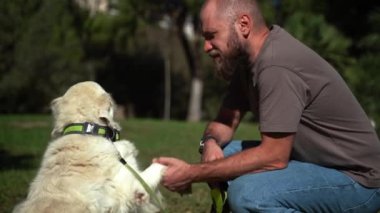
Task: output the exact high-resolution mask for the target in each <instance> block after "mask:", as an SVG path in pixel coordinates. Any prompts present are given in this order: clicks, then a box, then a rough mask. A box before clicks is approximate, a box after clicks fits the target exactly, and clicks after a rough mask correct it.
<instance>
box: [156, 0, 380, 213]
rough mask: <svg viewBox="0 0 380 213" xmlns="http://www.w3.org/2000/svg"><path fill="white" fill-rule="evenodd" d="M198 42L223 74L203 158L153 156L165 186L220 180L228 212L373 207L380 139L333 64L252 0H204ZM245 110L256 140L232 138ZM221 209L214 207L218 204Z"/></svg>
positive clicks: (379, 178)
mask: <svg viewBox="0 0 380 213" xmlns="http://www.w3.org/2000/svg"><path fill="white" fill-rule="evenodd" d="M201 21H202V31H203V36H204V39H205V43H204V50H205V52H206V53H208V54H209V55H210V56H211V57H212V58H213V60H214V62H215V64H216V67H217V73H218V74H219V75H220V76H221V77H222V78H224V79H225V80H227V81H229V82H230V85H229V89H228V91H227V94H226V96H225V97H224V100H223V102H222V104H221V107H220V110H219V112H218V115H217V117H216V119H215V120H213V121H212V122H210V123H209V124H208V125H207V127H206V130H205V131H204V135H203V138H202V140H201V147H200V151H201V152H202V163H199V164H188V163H186V162H184V161H182V160H179V159H175V158H170V157H160V158H157V159H154V161H155V162H158V163H161V164H164V165H166V166H168V169H167V170H166V174H165V176H164V178H163V182H162V183H163V185H164V186H165V187H167V188H168V189H169V190H172V191H177V192H181V191H183V190H185V189H186V188H188V187H189V186H190V185H191V184H192V183H193V182H208V183H209V184H210V186H211V187H215V186H219V185H220V183H222V182H227V189H226V190H227V195H228V203H229V205H230V208H231V210H232V211H233V212H238V213H243V212H376V211H378V210H379V209H380V163H379V162H380V142H379V139H378V136H377V135H376V133H375V131H374V129H373V127H372V126H371V123H370V121H369V119H368V118H367V116H366V114H365V112H364V110H363V109H362V107H361V106H360V104H359V103H358V101H357V100H356V99H355V97H354V96H353V94H352V93H351V91H350V90H349V88H348V87H347V85H346V84H345V82H344V80H343V79H342V78H341V76H339V74H338V72H337V71H336V70H335V69H334V68H333V67H332V66H331V65H330V64H329V63H328V62H326V61H325V60H324V59H322V58H321V57H320V56H319V55H318V54H317V53H315V52H314V51H313V50H311V49H309V48H308V47H306V46H305V45H303V44H302V43H301V42H300V41H298V40H296V39H295V38H294V37H292V36H291V35H290V34H288V33H287V32H286V31H285V30H284V29H282V28H280V27H279V26H271V27H267V26H266V24H265V21H264V19H263V17H262V15H261V12H260V10H259V7H258V5H257V2H256V1H254V0H207V1H206V2H205V3H204V5H203V8H202V11H201ZM246 112H252V113H253V114H254V115H255V116H256V117H257V119H258V124H259V131H260V133H261V141H260V142H246V141H235V140H234V141H231V140H232V138H233V135H234V132H235V131H236V129H237V127H238V125H239V123H240V121H241V120H242V118H243V116H244V114H245V113H246ZM218 211H220V209H219V210H218Z"/></svg>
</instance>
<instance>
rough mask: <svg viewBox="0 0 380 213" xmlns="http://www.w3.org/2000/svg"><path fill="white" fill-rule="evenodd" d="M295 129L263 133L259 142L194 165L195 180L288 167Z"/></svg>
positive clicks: (210, 179) (222, 179) (226, 177)
mask: <svg viewBox="0 0 380 213" xmlns="http://www.w3.org/2000/svg"><path fill="white" fill-rule="evenodd" d="M293 140H294V133H262V142H261V144H260V145H259V146H257V147H253V148H250V149H247V150H244V151H242V152H240V153H237V154H235V155H232V156H229V157H227V158H223V159H218V160H215V161H211V162H207V163H203V164H195V165H191V169H190V170H191V172H190V173H192V174H193V177H192V179H193V181H194V182H202V181H224V180H228V179H231V178H235V177H237V176H240V175H243V174H246V173H251V172H262V171H270V170H277V169H283V168H286V167H287V165H288V161H289V157H290V153H291V150H292V145H293Z"/></svg>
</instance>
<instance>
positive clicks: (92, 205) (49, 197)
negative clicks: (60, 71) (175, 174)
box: [14, 82, 165, 213]
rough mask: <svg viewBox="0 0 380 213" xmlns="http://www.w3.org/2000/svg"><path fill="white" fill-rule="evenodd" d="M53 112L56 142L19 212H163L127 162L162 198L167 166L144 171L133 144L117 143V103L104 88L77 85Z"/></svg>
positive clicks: (53, 132)
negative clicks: (161, 192)
mask: <svg viewBox="0 0 380 213" xmlns="http://www.w3.org/2000/svg"><path fill="white" fill-rule="evenodd" d="M51 108H52V111H53V115H54V121H55V123H54V129H53V131H52V137H53V141H52V142H51V143H50V145H49V146H48V148H47V150H46V152H45V154H44V157H43V160H42V164H41V167H40V169H39V171H38V174H37V176H36V177H35V179H34V181H33V182H32V183H31V186H30V189H29V193H28V196H27V198H26V200H25V201H23V202H22V203H21V204H19V205H18V206H16V208H15V209H14V212H21V213H22V212H33V213H35V212H38V213H52V212H69V213H75V212H81V213H82V212H158V211H159V205H158V204H157V203H155V202H153V201H152V200H153V199H152V197H151V196H150V194H149V193H147V191H146V190H144V187H143V186H142V184H141V182H139V181H138V180H137V179H136V177H135V176H134V175H133V174H132V173H131V171H130V170H128V169H127V168H126V167H125V165H123V163H125V162H126V163H127V164H128V165H129V166H130V167H132V168H133V169H134V170H135V171H137V172H138V173H139V174H140V176H141V178H142V179H143V180H145V182H146V183H147V184H148V185H149V187H150V188H151V189H152V190H153V191H154V192H155V193H156V195H157V197H160V194H159V191H158V190H157V186H158V184H159V182H160V181H161V177H162V175H163V173H164V170H165V167H164V166H163V165H161V164H157V163H153V164H152V165H150V166H149V167H148V168H147V169H146V170H145V171H143V172H141V171H140V170H139V169H138V166H137V162H136V155H137V150H136V148H135V147H134V145H133V144H132V143H130V142H128V141H125V140H118V141H115V142H112V141H114V140H117V139H118V137H119V134H118V131H119V130H120V126H119V125H118V124H117V123H116V122H115V121H114V120H113V111H114V102H113V100H112V98H111V96H110V95H109V94H108V93H106V92H105V91H104V90H103V88H102V87H100V86H99V85H98V84H97V83H94V82H82V83H78V84H76V85H74V86H72V87H71V88H70V89H69V90H68V91H67V92H66V93H65V94H64V95H63V96H62V97H59V98H57V99H55V100H53V101H52V104H51ZM160 198H161V197H160ZM160 202H161V199H160Z"/></svg>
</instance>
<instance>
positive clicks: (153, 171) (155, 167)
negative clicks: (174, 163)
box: [141, 163, 166, 189]
mask: <svg viewBox="0 0 380 213" xmlns="http://www.w3.org/2000/svg"><path fill="white" fill-rule="evenodd" d="M165 170H166V166H164V165H162V164H159V163H152V164H151V165H150V166H149V167H148V168H147V169H145V170H144V171H143V172H142V173H141V177H142V178H143V179H144V180H145V182H146V183H147V184H148V185H149V187H151V188H152V189H156V188H157V186H158V184H159V183H160V181H161V179H162V176H163V175H164V172H165Z"/></svg>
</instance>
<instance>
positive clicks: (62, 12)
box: [0, 0, 92, 112]
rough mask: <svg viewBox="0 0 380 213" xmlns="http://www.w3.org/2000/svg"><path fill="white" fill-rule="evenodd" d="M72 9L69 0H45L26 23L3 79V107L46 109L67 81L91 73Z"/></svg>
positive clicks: (0, 93) (0, 94)
mask: <svg viewBox="0 0 380 213" xmlns="http://www.w3.org/2000/svg"><path fill="white" fill-rule="evenodd" d="M19 6H20V7H22V5H21V3H20V5H19ZM72 10H73V8H72V5H71V4H69V1H61V0H47V1H43V2H42V3H41V5H40V7H38V8H37V11H36V12H35V13H34V14H33V15H31V18H30V20H28V21H27V24H25V23H24V24H25V28H24V31H23V33H22V34H20V36H19V40H18V41H17V43H15V44H14V45H15V48H14V56H13V60H14V64H13V66H12V67H11V70H10V71H9V72H7V73H6V74H5V75H4V76H3V77H2V78H1V79H0V100H2V102H3V103H4V104H2V106H1V110H0V111H2V112H7V111H8V110H10V111H12V112H18V111H26V110H28V111H44V110H46V106H47V105H48V103H49V102H50V100H51V99H52V98H53V97H55V96H57V94H61V93H62V92H63V91H64V90H66V88H67V86H68V85H71V84H73V83H74V82H78V81H82V80H86V79H89V78H90V77H91V74H92V73H90V71H89V70H88V69H86V67H85V65H84V63H83V59H84V51H83V48H82V44H81V40H80V37H79V34H78V31H77V29H76V26H75V19H74V18H75V17H74V16H73V14H72V13H71V12H72Z"/></svg>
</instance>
